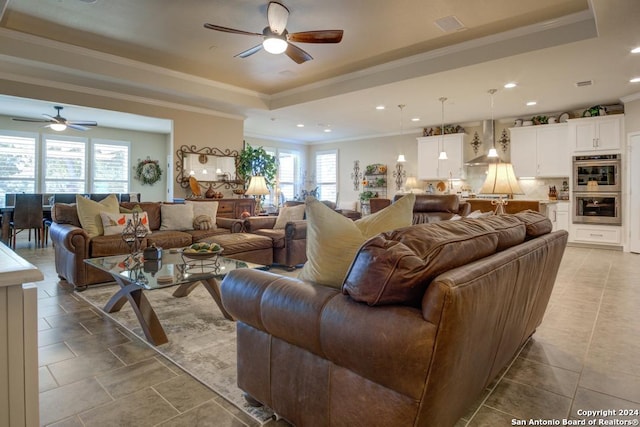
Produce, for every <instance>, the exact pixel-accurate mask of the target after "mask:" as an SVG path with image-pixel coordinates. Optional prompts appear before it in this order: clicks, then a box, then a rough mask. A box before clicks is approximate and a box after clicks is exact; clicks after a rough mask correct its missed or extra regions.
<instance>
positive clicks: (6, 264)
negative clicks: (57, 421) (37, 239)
mask: <svg viewBox="0 0 640 427" xmlns="http://www.w3.org/2000/svg"><path fill="white" fill-rule="evenodd" d="M43 278H44V277H43V275H42V272H40V270H38V269H37V268H36V267H35V266H33V265H31V264H30V263H28V262H27V261H26V260H24V259H23V258H21V257H19V256H18V255H17V254H16V253H15V252H13V251H12V250H11V249H9V248H7V246H5V245H4V244H0V426H12V427H13V426H18V427H20V426H38V425H39V424H40V416H39V402H38V307H37V298H38V297H37V288H36V286H35V285H34V284H33V283H30V282H36V281H40V280H42V279H43Z"/></svg>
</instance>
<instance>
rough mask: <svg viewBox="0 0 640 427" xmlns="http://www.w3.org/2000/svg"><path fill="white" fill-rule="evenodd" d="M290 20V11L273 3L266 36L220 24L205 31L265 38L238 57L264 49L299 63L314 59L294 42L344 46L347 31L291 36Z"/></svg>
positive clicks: (269, 13)
mask: <svg viewBox="0 0 640 427" xmlns="http://www.w3.org/2000/svg"><path fill="white" fill-rule="evenodd" d="M288 19H289V9H287V8H286V7H285V6H284V5H283V4H282V3H279V2H277V1H270V2H269V5H268V6H267V21H268V23H269V25H268V26H266V27H264V30H262V33H252V32H249V31H243V30H236V29H233V28H227V27H221V26H219V25H213V24H204V26H205V28H209V29H210V30H216V31H222V32H225V33H232V34H244V35H247V36H259V37H262V38H263V41H262V43H261V44H259V45H256V46H254V47H252V48H250V49H247V50H245V51H244V52H240V53H239V54H237V55H235V56H239V57H240V58H246V57H248V56H251V55H253V54H254V53H256V52H258V51H260V49H262V48H264V50H266V51H267V52H269V53H273V54H280V53H284V54H285V55H287V56H288V57H289V58H291V59H293V60H294V61H295V62H297V63H298V64H302V63H303V62H306V61H309V60H311V59H313V57H312V56H311V55H309V54H308V53H307V52H305V51H304V50H302V49H300V48H299V47H298V46H296V45H294V44H292V43H291V42H299V43H340V41H341V40H342V34H343V30H318V31H302V32H298V33H289V32H288V31H287V29H286V26H287V20H288Z"/></svg>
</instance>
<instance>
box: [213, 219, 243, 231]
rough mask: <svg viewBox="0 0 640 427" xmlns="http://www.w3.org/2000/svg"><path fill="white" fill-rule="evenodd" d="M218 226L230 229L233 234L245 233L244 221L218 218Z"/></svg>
mask: <svg viewBox="0 0 640 427" xmlns="http://www.w3.org/2000/svg"><path fill="white" fill-rule="evenodd" d="M216 226H217V227H218V228H226V229H229V230H231V232H232V233H241V232H242V231H244V220H242V219H235V218H221V217H216Z"/></svg>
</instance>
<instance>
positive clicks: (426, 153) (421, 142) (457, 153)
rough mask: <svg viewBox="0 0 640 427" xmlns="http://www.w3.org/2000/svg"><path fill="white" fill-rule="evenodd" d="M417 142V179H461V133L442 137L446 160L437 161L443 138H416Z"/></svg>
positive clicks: (462, 136)
mask: <svg viewBox="0 0 640 427" xmlns="http://www.w3.org/2000/svg"><path fill="white" fill-rule="evenodd" d="M417 141H418V179H422V180H434V179H449V178H453V179H461V178H463V173H464V171H463V168H462V164H463V163H462V152H463V146H462V144H463V141H464V134H463V133H454V134H449V135H445V136H444V149H445V151H446V152H447V157H448V159H447V160H438V156H439V155H440V148H441V147H442V145H443V142H442V141H443V137H442V136H441V135H438V136H426V137H422V138H417Z"/></svg>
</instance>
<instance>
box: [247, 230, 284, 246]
mask: <svg viewBox="0 0 640 427" xmlns="http://www.w3.org/2000/svg"><path fill="white" fill-rule="evenodd" d="M253 233H254V234H258V235H260V236H266V237H268V238H270V239H271V242H272V245H273V247H274V248H278V249H281V248H284V246H285V231H284V229H279V230H276V229H275V228H259V229H257V230H255V231H253Z"/></svg>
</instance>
